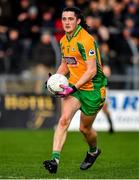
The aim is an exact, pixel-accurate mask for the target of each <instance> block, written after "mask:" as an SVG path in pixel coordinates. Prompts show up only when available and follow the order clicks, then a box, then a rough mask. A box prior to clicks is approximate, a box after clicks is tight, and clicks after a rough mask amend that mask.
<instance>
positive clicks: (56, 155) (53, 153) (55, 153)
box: [52, 151, 60, 161]
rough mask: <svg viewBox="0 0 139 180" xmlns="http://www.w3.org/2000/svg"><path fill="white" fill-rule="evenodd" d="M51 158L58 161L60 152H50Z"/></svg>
mask: <svg viewBox="0 0 139 180" xmlns="http://www.w3.org/2000/svg"><path fill="white" fill-rule="evenodd" d="M52 159H57V160H58V161H59V159H60V152H59V151H53V152H52Z"/></svg>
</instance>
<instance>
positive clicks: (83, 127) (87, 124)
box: [80, 112, 101, 170]
mask: <svg viewBox="0 0 139 180" xmlns="http://www.w3.org/2000/svg"><path fill="white" fill-rule="evenodd" d="M95 118H96V114H95V115H93V116H86V115H85V114H84V113H83V112H82V113H81V119H80V131H81V133H82V134H83V135H84V137H85V139H86V141H87V143H88V145H89V151H88V152H87V155H86V157H85V159H84V161H83V162H82V163H81V165H80V169H82V170H86V169H88V168H90V167H91V166H92V165H93V163H94V162H95V160H96V159H97V157H98V155H99V154H100V153H101V151H100V149H98V148H97V133H96V131H95V130H94V129H93V128H92V124H93V122H94V120H95Z"/></svg>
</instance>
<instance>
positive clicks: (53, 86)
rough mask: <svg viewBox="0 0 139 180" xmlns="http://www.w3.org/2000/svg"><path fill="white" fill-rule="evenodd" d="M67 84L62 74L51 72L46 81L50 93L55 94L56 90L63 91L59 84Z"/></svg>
mask: <svg viewBox="0 0 139 180" xmlns="http://www.w3.org/2000/svg"><path fill="white" fill-rule="evenodd" d="M61 84H62V85H67V86H68V85H69V82H68V79H67V78H66V76H64V75H62V74H53V75H52V76H50V78H49V79H48V81H47V89H48V91H49V92H50V93H51V94H52V95H55V94H56V93H57V92H61V91H63V88H61V87H60V85H61Z"/></svg>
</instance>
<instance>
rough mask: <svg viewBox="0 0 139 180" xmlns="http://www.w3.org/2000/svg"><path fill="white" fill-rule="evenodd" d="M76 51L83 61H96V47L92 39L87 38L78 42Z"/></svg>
mask: <svg viewBox="0 0 139 180" xmlns="http://www.w3.org/2000/svg"><path fill="white" fill-rule="evenodd" d="M77 45H78V49H79V51H80V54H81V56H82V58H83V59H84V61H86V60H96V51H97V49H96V46H95V41H94V40H93V39H92V38H87V39H86V40H84V41H82V42H78V43H77Z"/></svg>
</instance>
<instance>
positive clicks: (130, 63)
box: [117, 28, 139, 89]
mask: <svg viewBox="0 0 139 180" xmlns="http://www.w3.org/2000/svg"><path fill="white" fill-rule="evenodd" d="M117 43H118V44H119V48H117V52H118V55H119V62H120V66H119V68H121V71H123V72H124V73H125V75H127V76H128V77H129V76H131V75H132V77H137V76H138V75H139V49H138V48H139V38H138V36H137V34H134V33H131V32H130V30H129V29H128V28H125V29H124V30H123V32H122V38H121V40H120V41H119V42H117ZM125 88H126V89H133V88H134V87H133V82H128V81H127V83H126V85H125Z"/></svg>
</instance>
